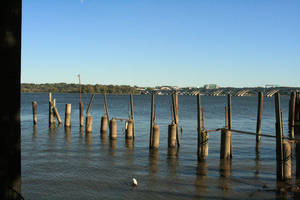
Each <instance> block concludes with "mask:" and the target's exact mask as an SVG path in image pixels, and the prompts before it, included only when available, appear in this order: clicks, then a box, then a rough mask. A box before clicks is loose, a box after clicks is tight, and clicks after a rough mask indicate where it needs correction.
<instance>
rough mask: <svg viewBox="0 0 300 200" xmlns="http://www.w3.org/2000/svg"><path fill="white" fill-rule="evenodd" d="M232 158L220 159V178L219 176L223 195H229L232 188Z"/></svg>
mask: <svg viewBox="0 0 300 200" xmlns="http://www.w3.org/2000/svg"><path fill="white" fill-rule="evenodd" d="M231 164H232V161H231V159H221V160H220V171H219V172H220V178H219V188H220V189H221V190H222V193H223V196H224V197H225V198H227V197H228V195H229V191H230V190H232V187H231V184H230V177H231Z"/></svg>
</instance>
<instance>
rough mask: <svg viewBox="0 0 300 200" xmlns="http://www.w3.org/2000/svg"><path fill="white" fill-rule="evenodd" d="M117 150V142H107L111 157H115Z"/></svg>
mask: <svg viewBox="0 0 300 200" xmlns="http://www.w3.org/2000/svg"><path fill="white" fill-rule="evenodd" d="M116 150H117V140H109V152H110V153H111V155H112V156H115V155H116Z"/></svg>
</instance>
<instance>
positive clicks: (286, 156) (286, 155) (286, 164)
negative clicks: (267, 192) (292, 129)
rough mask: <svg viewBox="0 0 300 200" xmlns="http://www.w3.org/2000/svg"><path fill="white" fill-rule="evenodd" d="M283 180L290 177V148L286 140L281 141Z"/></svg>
mask: <svg viewBox="0 0 300 200" xmlns="http://www.w3.org/2000/svg"><path fill="white" fill-rule="evenodd" d="M282 145H283V180H290V179H291V178H292V149H291V144H290V143H289V142H288V141H283V143H282Z"/></svg>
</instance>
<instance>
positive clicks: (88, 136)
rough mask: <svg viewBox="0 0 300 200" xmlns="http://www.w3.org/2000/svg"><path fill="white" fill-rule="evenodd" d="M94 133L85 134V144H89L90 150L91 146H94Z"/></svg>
mask: <svg viewBox="0 0 300 200" xmlns="http://www.w3.org/2000/svg"><path fill="white" fill-rule="evenodd" d="M92 136H93V135H92V133H86V134H85V142H86V144H87V147H88V149H90V147H91V144H92Z"/></svg>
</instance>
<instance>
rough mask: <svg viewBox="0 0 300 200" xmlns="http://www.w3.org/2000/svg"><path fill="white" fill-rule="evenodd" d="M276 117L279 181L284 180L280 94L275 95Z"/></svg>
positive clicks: (277, 172) (277, 171) (277, 173)
mask: <svg viewBox="0 0 300 200" xmlns="http://www.w3.org/2000/svg"><path fill="white" fill-rule="evenodd" d="M275 117H276V124H275V129H276V175H277V180H278V181H282V180H283V165H282V161H283V151H282V124H281V122H282V121H281V113H280V94H279V93H278V92H277V93H276V94H275Z"/></svg>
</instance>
